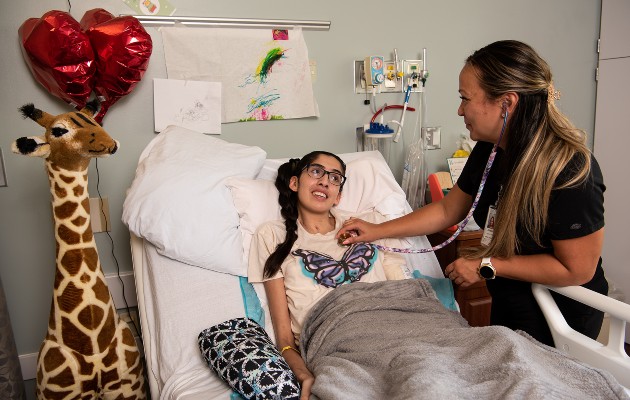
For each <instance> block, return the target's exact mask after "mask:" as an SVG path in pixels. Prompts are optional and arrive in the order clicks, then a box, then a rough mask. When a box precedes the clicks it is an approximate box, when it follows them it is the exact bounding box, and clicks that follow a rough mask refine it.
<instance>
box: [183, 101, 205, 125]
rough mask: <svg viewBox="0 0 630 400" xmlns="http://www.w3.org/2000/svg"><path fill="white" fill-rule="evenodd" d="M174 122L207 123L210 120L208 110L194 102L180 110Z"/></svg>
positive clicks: (200, 103) (198, 102)
mask: <svg viewBox="0 0 630 400" xmlns="http://www.w3.org/2000/svg"><path fill="white" fill-rule="evenodd" d="M175 118H176V120H178V121H180V122H182V123H183V122H198V121H207V120H208V119H209V118H210V115H209V111H208V109H207V108H206V107H205V106H204V104H203V103H202V102H201V101H200V100H195V102H194V104H193V105H192V106H191V107H185V108H180V110H179V112H178V113H177V115H175Z"/></svg>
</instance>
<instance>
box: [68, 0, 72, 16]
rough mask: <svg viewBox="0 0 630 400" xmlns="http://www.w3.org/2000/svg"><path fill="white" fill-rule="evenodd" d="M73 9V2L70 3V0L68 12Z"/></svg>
mask: <svg viewBox="0 0 630 400" xmlns="http://www.w3.org/2000/svg"><path fill="white" fill-rule="evenodd" d="M70 11H72V3H70V0H68V13H69V12H70Z"/></svg>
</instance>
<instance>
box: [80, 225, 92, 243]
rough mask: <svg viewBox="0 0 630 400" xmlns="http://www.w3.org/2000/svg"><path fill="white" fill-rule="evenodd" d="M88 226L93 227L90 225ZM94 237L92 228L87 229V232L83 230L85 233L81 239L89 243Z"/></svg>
mask: <svg viewBox="0 0 630 400" xmlns="http://www.w3.org/2000/svg"><path fill="white" fill-rule="evenodd" d="M88 228H91V227H90V226H88ZM93 237H94V235H93V234H92V229H86V230H85V232H83V235H81V240H83V243H87V242H91V241H92V238H93Z"/></svg>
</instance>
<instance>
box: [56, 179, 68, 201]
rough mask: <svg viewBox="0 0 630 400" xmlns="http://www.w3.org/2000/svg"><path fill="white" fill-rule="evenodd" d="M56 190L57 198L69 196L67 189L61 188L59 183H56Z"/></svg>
mask: <svg viewBox="0 0 630 400" xmlns="http://www.w3.org/2000/svg"><path fill="white" fill-rule="evenodd" d="M54 189H55V196H57V197H58V198H60V199H63V198H64V197H66V196H67V195H68V192H67V191H66V189H64V188H62V187H61V186H59V184H58V183H57V182H55V187H54Z"/></svg>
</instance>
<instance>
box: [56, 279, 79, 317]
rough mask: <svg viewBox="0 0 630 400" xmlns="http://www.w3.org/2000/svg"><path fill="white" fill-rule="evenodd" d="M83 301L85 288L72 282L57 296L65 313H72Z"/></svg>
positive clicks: (60, 307)
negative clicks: (80, 287)
mask: <svg viewBox="0 0 630 400" xmlns="http://www.w3.org/2000/svg"><path fill="white" fill-rule="evenodd" d="M82 302H83V289H79V288H78V287H76V286H75V284H74V283H72V282H70V283H68V285H67V286H66V288H65V289H64V291H63V292H62V293H61V294H60V295H59V296H57V303H58V304H59V309H61V311H63V312H65V313H71V312H72V311H74V310H75V309H76V308H77V307H78V306H79V305H81V303H82Z"/></svg>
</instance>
